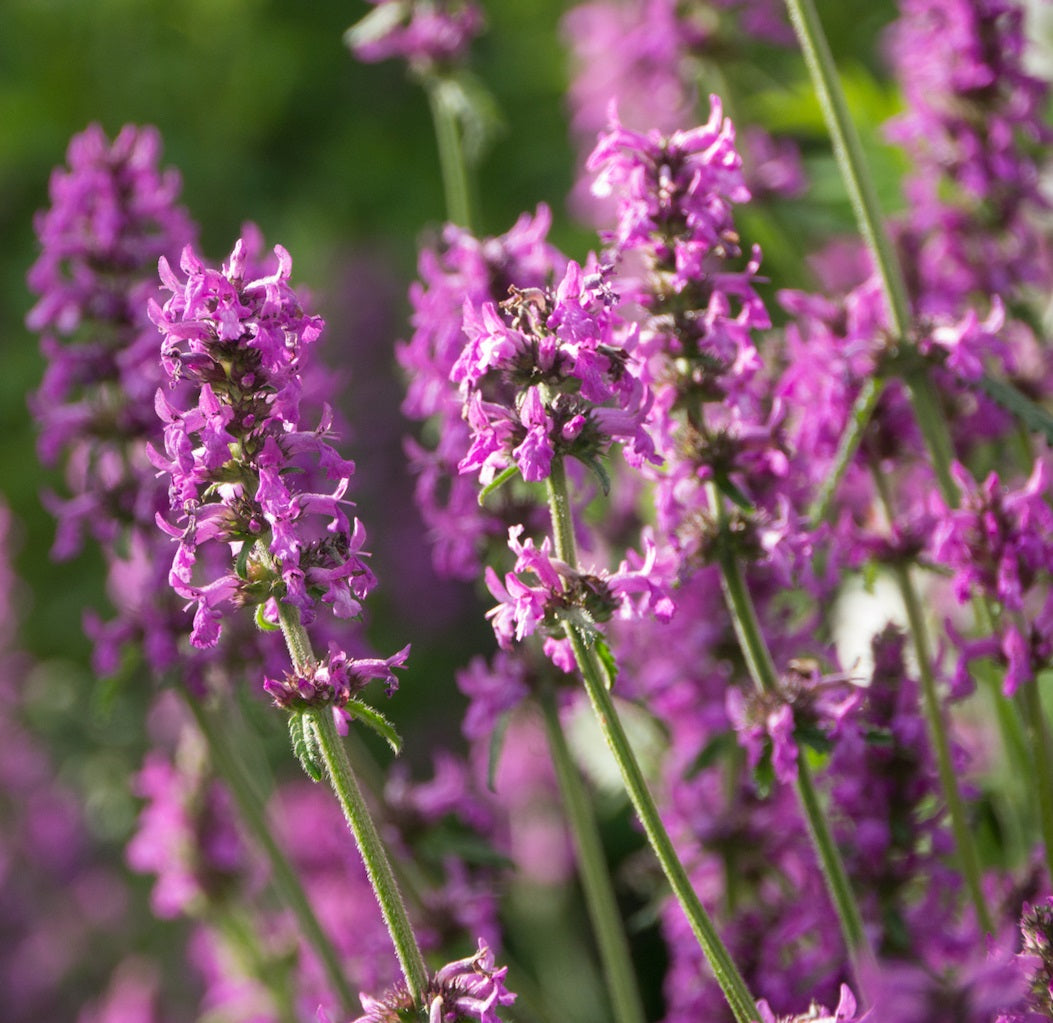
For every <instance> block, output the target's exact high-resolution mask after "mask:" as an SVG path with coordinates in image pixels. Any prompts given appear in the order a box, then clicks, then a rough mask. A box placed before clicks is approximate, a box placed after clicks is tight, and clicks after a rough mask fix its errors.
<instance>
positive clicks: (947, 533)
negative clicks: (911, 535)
mask: <svg viewBox="0 0 1053 1023" xmlns="http://www.w3.org/2000/svg"><path fill="white" fill-rule="evenodd" d="M954 474H955V479H956V480H957V483H958V485H959V487H961V489H962V500H961V505H960V507H958V508H957V509H950V508H947V507H946V506H945V505H944V504H943V502H942V501H940V500H939V499H934V500H933V507H934V511H935V512H936V515H937V523H936V528H935V531H934V534H933V538H932V539H933V554H934V557H935V558H936V560H937V561H938V562H940V563H942V564H944V565H947V566H948V567H949V568H950V569H951V571H952V572H953V579H954V591H955V595H956V596H957V598H958V600H959V601H960V602H962V603H965V602H966V601H968V600H969V599H970V598H971V597H973V596H978V597H983V598H986V599H988V600H991V601H994V602H997V604H998V605H1000V606H1001V608H1002V613H1001V615H1000V616H999V621H998V625H997V629H996V637H997V646H998V649H997V651H993V650H991V649H990V646H989V644H985V645H983V646H979V647H977V648H975V649H976V652H977V653H992V652H993V653H996V656H998V657H999V659H1000V660H1001V661H1002V663H1003V664H1004V665H1005V668H1006V676H1005V686H1004V688H1005V692H1006V694H1007V695H1012V694H1013V693H1014V692H1016V689H1017V687H1018V686H1019V685H1020V684H1021V683H1022V682H1030V681H1031V680H1032V679H1033V678H1034V677H1035V674H1036V673H1037V672H1038V671H1040V670H1042V669H1043V668H1044V667H1046V666H1047V665H1048V664H1049V663H1050V660H1051V658H1053V588H1051V586H1050V581H1051V577H1053V510H1051V509H1050V506H1049V503H1048V499H1047V494H1048V490H1049V468H1048V466H1047V464H1046V462H1045V461H1043V460H1042V459H1038V460H1036V462H1035V466H1034V469H1033V470H1032V472H1031V476H1030V478H1029V479H1028V480H1027V482H1026V483H1024V485H1023V486H1021V487H1019V488H1016V489H1010V488H1009V487H1007V486H1005V485H1004V484H1003V483H1002V481H1001V480H1000V479H999V477H998V474H997V473H993V472H992V473H990V474H989V475H988V477H987V479H986V480H985V481H984V482H983V484H981V485H977V484H976V483H975V482H974V481H973V479H972V478H971V476H970V475H969V473H968V471H967V470H966V469H965V468H964V467H962V466H960V465H958V464H955V466H954ZM966 659H967V658H966Z"/></svg>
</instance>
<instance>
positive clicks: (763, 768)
mask: <svg viewBox="0 0 1053 1023" xmlns="http://www.w3.org/2000/svg"><path fill="white" fill-rule="evenodd" d="M753 784H754V785H756V786H757V796H758V797H759V798H760V799H767V798H768V797H769V796H770V795H771V790H772V786H773V785H774V784H775V767H774V766H773V764H772V762H771V747H770V746H769V747H768V748H767V749H766V750H765V751H764V755H763V756H762V757H761V758H760V762H759V763H758V764H757V766H756V767H755V768H754V769H753Z"/></svg>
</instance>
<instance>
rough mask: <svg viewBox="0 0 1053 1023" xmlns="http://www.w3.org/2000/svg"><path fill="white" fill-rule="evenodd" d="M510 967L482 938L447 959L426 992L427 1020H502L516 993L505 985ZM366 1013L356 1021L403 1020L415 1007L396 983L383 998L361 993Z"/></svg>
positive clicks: (482, 1022)
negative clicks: (473, 948)
mask: <svg viewBox="0 0 1053 1023" xmlns="http://www.w3.org/2000/svg"><path fill="white" fill-rule="evenodd" d="M506 973H508V967H507V966H502V967H497V966H495V964H494V954H493V952H491V951H490V948H489V946H487V945H486V943H485V942H484V941H483V940H482V939H480V940H479V951H478V952H476V953H475V955H471V956H468V957H466V958H464V959H457V960H455V961H454V962H452V963H447V964H446V965H445V966H444V967H442V969H440V970H439V971H438V973H436V974H435V976H434V977H433V978H432V980H431V983H430V984H429V985H428V990H427V991H426V992H425V993H424V1002H425V1005H424V1008H425V1009H426V1010H427V1013H428V1023H501V1017H500V1016H498V1012H499V1011H500V1009H501V1008H502V1006H506V1005H512V1004H513V1003H514V1002H515V1000H516V996H515V995H514V994H513V993H512V992H511V991H509V990H508V988H506V987H505V983H504V980H505V974H506ZM359 998H360V999H361V1001H362V1008H363V1009H365V1013H364V1015H362V1016H359V1017H358V1019H356V1020H355V1021H354V1023H400V1021H401V1020H404V1019H406V1018H407V1015H408V1013H409V1011H410V1010H413V1009H414V1008H415V1006H414V1004H413V1002H412V1001H411V999H410V997H409V995H408V993H407V992H406V990H405V988H402V987H400V986H397V987H395V988H393V989H392V990H391V991H389V992H388V993H387V994H386V995H385V996H384V997H383V998H373V997H372V996H371V995H367V994H362V995H359Z"/></svg>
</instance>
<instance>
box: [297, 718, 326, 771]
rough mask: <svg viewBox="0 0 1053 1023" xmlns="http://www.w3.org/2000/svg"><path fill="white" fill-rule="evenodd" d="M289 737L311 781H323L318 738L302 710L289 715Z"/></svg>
mask: <svg viewBox="0 0 1053 1023" xmlns="http://www.w3.org/2000/svg"><path fill="white" fill-rule="evenodd" d="M289 738H290V739H291V740H292V748H293V753H295V754H296V759H297V760H299V761H300V764H301V766H302V767H303V769H304V771H306V772H307V777H308V778H310V779H311V781H321V780H322V774H323V769H322V764H321V762H320V761H319V759H318V747H317V740H316V739H315V736H314V731H313V730H312V728H311V723H310V722H309V721H307V720H305V718H304V712H303V711H302V710H294V711H293V712H292V713H291V714H290V715H289Z"/></svg>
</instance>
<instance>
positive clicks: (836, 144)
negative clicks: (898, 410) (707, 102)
mask: <svg viewBox="0 0 1053 1023" xmlns="http://www.w3.org/2000/svg"><path fill="white" fill-rule="evenodd" d="M786 7H787V10H788V11H789V14H790V20H791V21H792V22H793V27H794V31H795V32H796V33H797V39H798V42H799V43H800V45H801V50H802V52H803V53H804V59H805V63H806V64H807V65H808V71H809V73H810V75H811V77H812V83H813V85H814V86H815V91H816V95H817V96H818V97H819V105H820V106H821V107H822V110H823V116H824V118H825V120H826V127H827V130H828V131H829V132H830V139H831V141H832V143H833V149H834V157H835V158H836V160H837V165H838V168H839V169H840V171H841V177H842V179H843V180H844V184H845V189H846V190H847V192H848V197H849V200H850V201H851V203H852V210H853V212H854V213H855V216H856V223H857V224H858V226H859V231H860V233H861V234H862V235H863V238H864V239H865V241H866V243H867V245H868V246H869V248H870V251H871V254H872V255H873V257H874V266H875V268H876V270H877V273H878V276H879V278H880V280H881V290H882V293H883V295H884V298H885V306H886V308H887V310H888V319H889V327H890V329H891V330H892V334H893V336H894V337H895V338H896V339H897V340H898V341H899V342H900V343H901V344H906V343H907V340H908V338H909V337H910V329H911V310H910V298H909V296H908V293H907V286H906V283H905V282H904V280H903V272H902V270H901V268H900V264H899V260H898V259H897V258H896V253H895V249H894V248H893V246H892V241H891V239H890V238H889V235H888V232H887V231H886V230H885V226H884V217H883V214H882V212H881V206H880V204H879V203H878V198H877V191H876V189H875V188H874V182H873V179H872V178H871V176H870V171H869V168H868V166H867V161H866V157H865V156H864V154H863V147H862V144H861V143H860V141H859V133H858V132H857V131H856V126H855V124H854V123H853V121H852V118H851V116H850V115H849V112H848V103H847V102H846V100H845V93H844V89H842V87H841V81H840V78H839V77H838V74H837V66H836V64H835V63H834V58H833V56H832V54H831V53H830V46H829V44H828V43H827V40H826V35H825V33H824V32H823V27H822V24H821V23H820V21H819V16H818V14H817V13H816V10H815V4H814V3H813V2H812V0H786ZM905 383H906V385H907V388H908V390H909V391H910V398H911V404H912V406H913V408H914V415H915V418H916V419H917V421H918V427H919V429H920V430H921V432H922V436H923V437H924V439H925V445H926V447H927V448H928V450H929V456H930V458H931V459H932V464H933V469H934V471H935V473H936V479H937V482H938V484H939V487H940V491H941V493H942V494H943V497H944V500H946V501H947V503H948V504H950V505H952V506H953V505H956V504H957V503H958V488H957V487H956V486H955V485H954V481H953V479H952V478H951V474H950V466H951V461H952V460H953V458H954V452H953V448H952V446H951V441H950V434H949V432H948V430H947V423H946V420H945V419H944V418H943V416H942V414H941V412H940V404H939V396H938V395H937V393H936V390H935V388H933V386H932V384H931V382H930V381H929V379H928V377H927V376H926V375H925V373H924V372H923V371H920V372H919V371H915V372H912V373H909V374H907V376H906V377H905ZM870 386H873V385H870ZM875 404H876V395H874V396H871V400H870V401H869V407H870V408H869V411H872V410H873V407H874V405H875ZM857 409H859V406H858V405H857ZM869 411H868V412H867V415H866V416H865V417H863V416H854V417H853V420H852V422H851V423H850V425H849V430H850V431H851V432H852V434H858V437H861V436H862V433H863V430H865V429H866V425H867V422H868V421H869ZM858 437H856V436H852V437H849V438H847V439H844V440H843V441H842V449H843V450H845V451H854V450H855V448H856V447H857V446H858V444H859V439H858ZM842 471H843V469H842ZM834 485H836V481H835V483H834Z"/></svg>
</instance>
